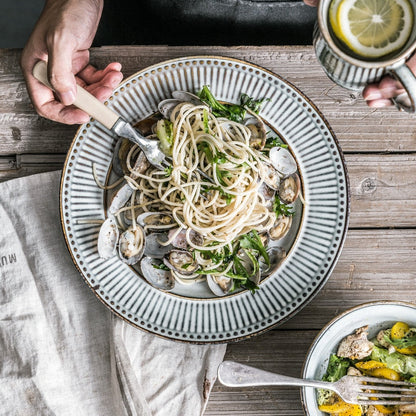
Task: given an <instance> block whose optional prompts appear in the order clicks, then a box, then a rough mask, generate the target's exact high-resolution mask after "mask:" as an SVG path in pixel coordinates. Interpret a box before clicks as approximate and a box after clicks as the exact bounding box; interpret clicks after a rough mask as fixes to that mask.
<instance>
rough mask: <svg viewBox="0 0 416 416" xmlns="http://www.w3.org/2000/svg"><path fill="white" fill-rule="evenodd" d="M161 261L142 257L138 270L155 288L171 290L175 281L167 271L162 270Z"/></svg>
mask: <svg viewBox="0 0 416 416" xmlns="http://www.w3.org/2000/svg"><path fill="white" fill-rule="evenodd" d="M162 265H163V262H162V260H160V259H155V258H152V257H143V259H142V261H141V262H140V268H141V271H142V275H143V277H144V278H145V279H146V280H147V281H148V282H149V283H150V284H151V285H152V286H154V287H155V288H157V289H162V290H171V289H173V288H174V286H175V279H174V278H173V276H172V273H171V272H170V271H169V270H164V269H163V267H162V268H161V266H162Z"/></svg>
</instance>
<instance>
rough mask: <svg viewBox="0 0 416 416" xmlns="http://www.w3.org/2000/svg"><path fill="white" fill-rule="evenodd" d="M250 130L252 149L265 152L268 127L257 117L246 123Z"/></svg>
mask: <svg viewBox="0 0 416 416" xmlns="http://www.w3.org/2000/svg"><path fill="white" fill-rule="evenodd" d="M244 124H245V125H246V126H247V128H248V129H249V130H250V133H251V136H250V140H249V143H250V147H252V148H253V149H257V150H263V149H264V146H265V144H266V136H267V132H266V126H265V125H264V123H263V121H262V120H261V119H260V118H257V117H251V118H249V119H247V120H246V121H245V123H244Z"/></svg>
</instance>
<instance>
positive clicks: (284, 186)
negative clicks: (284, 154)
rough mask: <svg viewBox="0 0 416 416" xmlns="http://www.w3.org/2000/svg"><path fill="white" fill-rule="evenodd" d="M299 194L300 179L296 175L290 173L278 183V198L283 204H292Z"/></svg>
mask: <svg viewBox="0 0 416 416" xmlns="http://www.w3.org/2000/svg"><path fill="white" fill-rule="evenodd" d="M299 192H300V178H299V175H298V174H297V173H292V174H291V175H289V176H286V177H285V178H283V179H282V180H281V181H280V186H279V198H280V200H281V201H282V202H283V203H284V204H293V203H294V202H295V201H296V199H297V197H298V196H299Z"/></svg>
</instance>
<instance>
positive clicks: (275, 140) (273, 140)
mask: <svg viewBox="0 0 416 416" xmlns="http://www.w3.org/2000/svg"><path fill="white" fill-rule="evenodd" d="M276 146H279V147H283V148H284V149H287V148H288V147H289V146H288V145H287V144H284V143H283V142H282V140H281V139H280V137H268V138H267V139H266V145H265V148H267V149H271V148H272V147H276Z"/></svg>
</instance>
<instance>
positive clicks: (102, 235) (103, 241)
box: [97, 216, 120, 259]
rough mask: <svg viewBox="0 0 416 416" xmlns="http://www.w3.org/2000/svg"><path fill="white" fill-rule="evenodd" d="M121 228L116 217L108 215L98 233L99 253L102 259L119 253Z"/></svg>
mask: <svg viewBox="0 0 416 416" xmlns="http://www.w3.org/2000/svg"><path fill="white" fill-rule="evenodd" d="M119 234H120V233H119V230H118V227H117V223H116V220H115V219H114V217H112V216H111V217H108V218H107V219H106V220H105V221H104V222H103V223H102V225H101V227H100V232H99V234H98V244H97V248H98V255H99V256H100V257H101V258H102V259H109V258H111V257H113V256H115V255H116V254H117V241H118V239H119Z"/></svg>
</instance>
